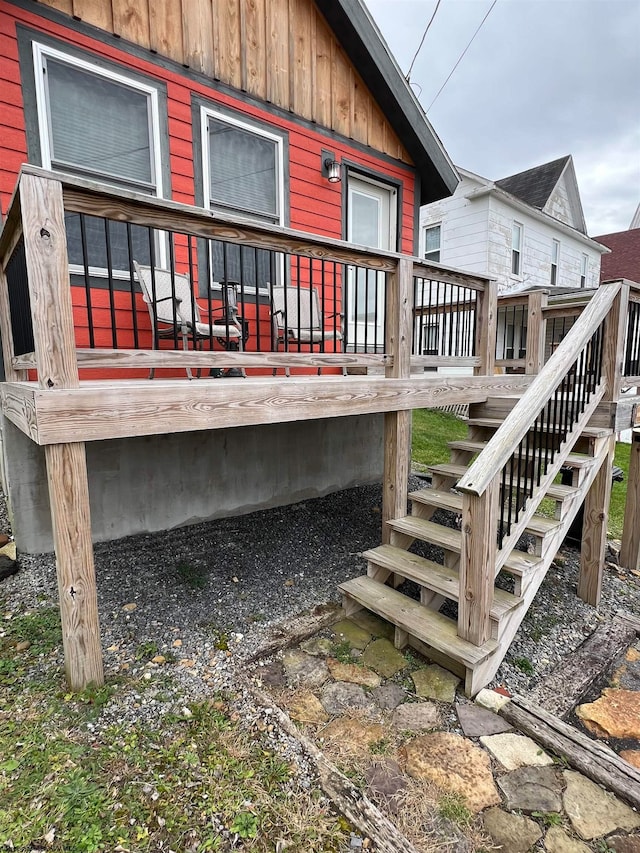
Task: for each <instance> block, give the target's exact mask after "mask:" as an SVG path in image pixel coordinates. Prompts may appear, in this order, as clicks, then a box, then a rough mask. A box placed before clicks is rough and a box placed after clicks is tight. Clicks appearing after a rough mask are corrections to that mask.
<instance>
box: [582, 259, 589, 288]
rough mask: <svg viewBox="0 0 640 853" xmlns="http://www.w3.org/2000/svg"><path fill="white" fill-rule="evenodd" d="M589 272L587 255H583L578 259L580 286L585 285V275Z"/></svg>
mask: <svg viewBox="0 0 640 853" xmlns="http://www.w3.org/2000/svg"><path fill="white" fill-rule="evenodd" d="M588 274H589V255H583V256H582V259H581V261H580V287H586V286H587V276H588Z"/></svg>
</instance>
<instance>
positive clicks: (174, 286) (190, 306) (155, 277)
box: [133, 261, 244, 379]
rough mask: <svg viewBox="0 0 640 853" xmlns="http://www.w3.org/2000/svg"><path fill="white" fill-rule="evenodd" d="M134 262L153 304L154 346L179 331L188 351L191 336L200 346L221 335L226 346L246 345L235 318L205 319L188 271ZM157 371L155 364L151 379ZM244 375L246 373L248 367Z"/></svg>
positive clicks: (150, 305)
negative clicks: (204, 321) (152, 266)
mask: <svg viewBox="0 0 640 853" xmlns="http://www.w3.org/2000/svg"><path fill="white" fill-rule="evenodd" d="M133 265H134V267H135V271H136V275H137V277H138V282H139V284H140V289H141V290H142V298H143V299H144V301H145V302H146V303H147V307H148V308H149V317H150V319H151V329H152V331H153V348H154V349H159V348H160V347H159V342H160V340H162V339H163V338H164V339H166V338H173V339H175V337H176V334H179V336H180V338H181V339H182V348H183V349H184V350H185V351H187V350H188V349H189V340H192V341H193V345H194V348H197V347H198V343H199V342H202V341H204V340H212V339H213V338H217V339H218V340H219V341H220V342H221V343H222V344H223V345H225V346H228V345H229V343H234V344H235V345H237V347H238V349H239V350H242V349H243V341H242V331H241V329H240V327H239V325H238V324H236V323H234V322H233V321H231V322H224V323H203V322H202V319H201V315H200V307H199V306H198V303H197V301H196V298H195V295H194V294H193V292H192V290H191V283H190V280H189V276H188V275H186V274H185V273H173V274H172V273H171V272H170V271H169V270H163V269H158V268H157V267H156V268H154V270H153V272H152V270H151V267H148V266H143V265H142V264H139V263H138V262H137V261H134V262H133ZM185 370H186V371H187V376H188V377H189V379H193V374H192V372H191V368H190V367H185ZM154 374H155V368H151V370H150V372H149V379H153V377H154ZM198 375H200V373H199V371H198ZM242 375H243V376H244V371H243V372H242Z"/></svg>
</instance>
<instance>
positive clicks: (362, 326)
mask: <svg viewBox="0 0 640 853" xmlns="http://www.w3.org/2000/svg"><path fill="white" fill-rule="evenodd" d="M396 197H397V192H396V190H395V189H393V187H389V186H385V185H384V184H381V183H378V182H377V181H373V180H371V181H370V180H367V179H365V178H361V177H357V178H356V177H354V176H353V175H349V177H348V199H347V240H348V241H349V242H350V243H355V244H357V245H359V246H366V247H369V248H372V249H387V250H390V249H393V250H395V248H396V208H397V203H396ZM384 284H385V274H384V273H376V272H372V271H369V272H367V270H365V269H359V268H358V269H356V268H355V267H349V268H348V273H347V318H346V319H347V345H348V348H349V349H350V350H355V351H356V352H384V307H385V288H384Z"/></svg>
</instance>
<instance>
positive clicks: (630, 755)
mask: <svg viewBox="0 0 640 853" xmlns="http://www.w3.org/2000/svg"><path fill="white" fill-rule="evenodd" d="M620 758H622V759H623V760H624V761H626V762H627V763H628V764H633V766H634V767H638V768H640V749H623V750H622V752H621V753H620Z"/></svg>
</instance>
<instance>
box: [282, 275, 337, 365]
mask: <svg viewBox="0 0 640 853" xmlns="http://www.w3.org/2000/svg"><path fill="white" fill-rule="evenodd" d="M271 300H272V312H273V335H274V339H275V343H276V349H279V348H280V344H283V346H284V348H285V351H287V350H289V348H290V347H291V345H293V346H294V348H295V347H297V348H298V349H300V347H301V345H302V344H308V345H309V350H310V351H313V344H321V343H324V341H334V342H337V341H341V340H342V339H343V334H342V321H343V318H344V314H342V313H340V312H334V313H333V314H326V315H325V317H324V320H333V321H334V327H333V328H332V329H325V327H324V322H323V321H322V318H321V314H320V304H319V299H318V291H317V290H316V288H315V287H311V288H304V287H300V288H299V287H294V286H291V285H289V286H287V287H283V286H279V285H276V286H275V287H273V288H272V289H271ZM336 318H339V322H336ZM321 351H324V350H321ZM321 370H322V368H320V367H319V368H318V375H319V374H320V372H321ZM285 373H286V375H287V376H289V368H288V367H286V368H285ZM342 373H343V374H346V367H344V366H343V368H342Z"/></svg>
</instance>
